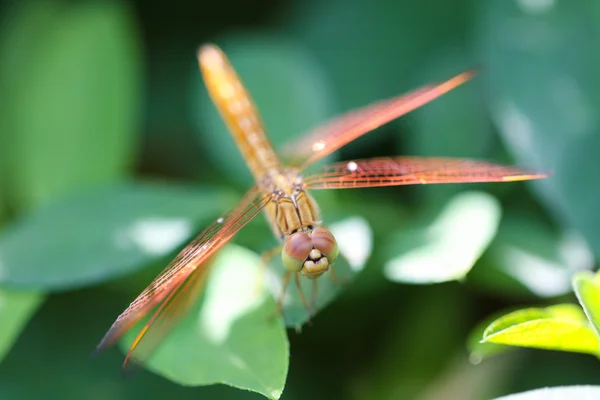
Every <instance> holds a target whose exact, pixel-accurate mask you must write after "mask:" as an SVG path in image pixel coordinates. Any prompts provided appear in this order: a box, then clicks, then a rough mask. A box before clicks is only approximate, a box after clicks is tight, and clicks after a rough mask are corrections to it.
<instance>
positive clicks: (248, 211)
mask: <svg viewBox="0 0 600 400" xmlns="http://www.w3.org/2000/svg"><path fill="white" fill-rule="evenodd" d="M271 200H272V195H271V194H264V193H263V192H262V191H260V190H259V189H258V188H254V189H252V190H250V191H249V192H248V193H247V194H246V195H245V196H244V198H243V199H242V200H241V202H240V203H239V204H238V205H237V206H236V207H235V208H233V209H232V210H230V211H229V212H227V213H226V214H225V215H224V216H223V217H221V218H219V219H217V220H216V221H215V222H213V223H212V224H211V225H209V226H208V227H207V228H206V229H205V230H204V231H202V232H201V233H200V234H199V235H198V236H197V237H196V238H195V239H194V240H193V241H192V242H191V243H190V244H188V245H187V246H186V247H185V248H184V249H183V250H182V251H181V252H180V253H179V254H178V255H177V257H175V259H174V260H173V261H171V263H170V264H169V265H168V266H167V267H166V268H165V269H164V270H163V271H162V272H161V273H160V275H158V276H157V277H156V278H155V279H154V280H153V281H152V283H151V284H150V285H149V286H148V287H147V288H146V289H145V290H144V291H143V292H142V293H141V294H140V295H139V296H138V297H137V298H136V299H135V300H134V301H133V302H132V303H131V304H130V305H129V307H127V309H126V310H125V311H124V312H123V313H122V314H121V315H119V317H118V318H117V320H116V321H115V322H114V324H113V325H112V326H111V328H110V329H109V331H108V332H107V333H106V335H105V336H104V338H103V339H102V341H101V342H100V344H99V345H98V347H97V348H96V351H102V350H104V349H106V348H107V347H110V346H111V345H113V344H114V343H116V342H117V341H118V340H119V339H120V338H121V337H122V336H123V334H125V332H127V331H128V330H129V329H131V328H132V327H133V326H134V325H135V324H136V323H137V322H139V321H140V320H141V319H142V318H144V317H145V316H146V315H148V313H149V312H150V311H151V310H152V309H153V308H154V307H156V306H157V305H159V304H161V303H162V305H161V306H160V308H159V309H158V310H157V311H156V313H155V315H154V316H153V317H152V319H151V320H150V322H149V323H148V324H147V325H146V326H145V327H144V328H143V329H142V331H141V332H140V335H138V338H137V339H136V341H135V342H134V344H133V345H132V348H131V350H130V354H131V353H132V351H133V350H134V349H135V347H136V346H138V345H139V344H140V341H141V339H142V338H143V336H144V335H146V334H148V333H149V329H150V328H151V327H152V325H153V323H154V321H155V319H156V318H158V317H159V315H161V314H164V313H163V310H166V309H173V308H175V305H174V304H182V303H181V302H177V301H176V299H175V298H176V297H177V296H178V294H177V293H180V294H181V293H182V292H181V290H182V289H184V291H185V288H189V287H190V280H189V279H188V278H190V275H193V274H195V273H198V274H196V275H202V274H203V272H204V270H205V269H206V267H207V266H208V263H205V261H206V260H207V259H208V258H209V257H210V256H211V255H213V254H214V253H215V252H216V251H217V250H218V249H219V248H220V247H221V246H223V245H224V244H225V243H226V242H227V241H228V240H229V239H231V237H233V235H235V234H236V233H237V232H238V231H239V230H240V229H241V228H242V227H243V226H244V225H246V224H247V223H248V222H250V221H251V220H252V219H253V218H254V217H255V216H256V215H257V214H258V213H259V212H260V211H261V210H262V209H263V208H264V207H265V206H266V205H267V204H268V203H269V202H270V201H271ZM196 279H199V278H198V277H194V278H192V279H191V281H192V282H194V281H195V280H196ZM186 282H187V283H186ZM192 286H193V285H192Z"/></svg>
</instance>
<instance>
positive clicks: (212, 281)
mask: <svg viewBox="0 0 600 400" xmlns="http://www.w3.org/2000/svg"><path fill="white" fill-rule="evenodd" d="M259 262H260V258H259V257H258V256H257V255H256V254H252V253H251V252H250V251H249V250H246V249H244V248H241V247H235V246H230V247H229V248H227V249H225V250H223V251H222V252H221V253H220V255H219V256H218V257H217V258H216V259H215V261H214V264H213V266H212V267H211V273H210V278H209V280H208V283H207V285H206V289H205V293H204V296H203V299H202V301H200V302H197V304H196V305H195V306H194V307H193V309H192V310H190V313H189V314H188V316H187V317H186V319H185V320H184V321H182V323H181V324H179V326H178V328H177V329H176V330H175V331H174V332H173V333H172V334H171V335H169V336H168V337H167V339H166V340H165V342H164V343H163V345H162V346H160V347H159V348H158V350H157V353H156V355H155V357H153V358H152V359H151V360H150V363H149V364H148V368H149V369H150V370H151V371H153V372H155V373H157V374H160V375H162V376H164V377H166V378H167V379H169V380H172V381H173V382H177V383H179V384H181V385H186V386H198V385H209V384H213V383H225V384H228V385H231V386H234V387H238V388H242V389H247V390H252V391H255V392H258V393H262V394H264V395H265V396H267V397H268V398H272V399H278V398H279V397H280V396H281V393H282V392H283V387H284V385H285V380H286V376H287V368H288V360H289V344H288V340H287V335H286V332H285V326H284V325H283V323H282V320H281V319H280V318H275V317H276V316H277V307H276V305H275V301H274V300H273V298H272V296H269V294H268V292H267V291H266V289H265V287H264V286H262V289H263V290H260V289H261V280H260V279H261V277H262V276H261V275H260V274H261V271H260V270H259ZM253 283H254V284H253ZM144 322H145V321H144ZM140 328H141V325H139V326H138V327H137V328H134V329H132V330H131V331H129V334H128V335H127V336H126V337H125V338H124V340H122V342H121V344H122V345H123V346H122V347H123V350H124V351H126V350H127V349H128V348H129V346H130V345H131V343H133V341H134V339H135V336H136V335H137V332H138V330H139V329H140Z"/></svg>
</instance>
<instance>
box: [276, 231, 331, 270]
mask: <svg viewBox="0 0 600 400" xmlns="http://www.w3.org/2000/svg"><path fill="white" fill-rule="evenodd" d="M337 256H338V245H337V242H336V240H335V238H334V237H333V235H332V234H331V232H329V231H328V230H327V229H325V228H316V229H313V230H312V231H308V232H296V233H293V234H291V235H290V236H288V237H287V238H286V239H285V242H284V245H283V251H282V253H281V258H282V260H283V264H284V265H285V267H286V268H287V269H288V270H290V271H293V272H300V273H301V274H302V275H303V276H305V277H307V278H309V279H315V278H318V277H319V276H321V275H322V274H323V273H325V272H326V271H327V270H328V269H329V266H330V265H332V264H333V263H334V262H335V260H336V259H337Z"/></svg>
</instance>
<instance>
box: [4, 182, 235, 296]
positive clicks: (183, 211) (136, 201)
mask: <svg viewBox="0 0 600 400" xmlns="http://www.w3.org/2000/svg"><path fill="white" fill-rule="evenodd" d="M233 204H234V198H233V196H230V195H228V193H227V192H224V191H222V190H220V189H217V188H203V189H195V188H189V187H184V186H174V185H165V184H149V183H130V184H123V185H117V186H111V187H105V188H101V189H95V190H93V191H90V192H86V193H83V194H78V195H77V196H73V197H70V198H68V199H65V200H63V201H61V202H58V203H55V204H53V205H51V206H48V207H42V208H39V209H36V210H35V212H33V213H32V214H30V215H28V216H26V217H25V218H22V219H20V220H18V221H16V222H15V223H14V224H12V225H10V226H8V227H7V229H6V230H5V232H3V234H2V235H1V236H0V283H3V284H9V285H17V286H23V287H30V288H45V289H51V290H57V289H69V288H75V287H81V286H85V285H90V284H94V283H99V282H103V281H106V280H108V279H111V278H115V277H118V276H123V275H125V274H128V273H131V272H133V271H136V270H138V269H140V268H142V267H144V266H146V265H147V264H148V263H149V262H151V261H153V260H157V259H158V258H161V257H164V256H166V255H169V254H170V253H172V252H173V251H174V250H176V249H177V248H179V247H180V246H181V245H182V244H184V242H185V241H186V240H188V239H189V238H190V237H192V236H193V235H194V234H196V233H197V231H198V229H197V226H198V222H203V223H206V222H208V221H209V220H210V219H212V218H215V217H216V216H218V215H219V214H221V213H222V212H224V211H225V210H226V208H227V205H233Z"/></svg>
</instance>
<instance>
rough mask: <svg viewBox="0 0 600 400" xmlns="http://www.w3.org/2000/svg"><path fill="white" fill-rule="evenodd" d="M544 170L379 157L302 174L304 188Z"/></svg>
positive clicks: (498, 177)
mask: <svg viewBox="0 0 600 400" xmlns="http://www.w3.org/2000/svg"><path fill="white" fill-rule="evenodd" d="M547 176H548V175H547V174H544V173H535V172H528V171H525V170H522V169H519V168H517V167H512V166H506V165H500V164H493V163H489V162H485V161H478V160H470V159H462V158H428V157H393V158H390V157H382V158H371V159H366V160H354V161H345V162H340V163H335V164H331V165H328V166H325V167H323V168H321V170H320V171H319V172H317V173H315V174H312V175H309V176H307V177H305V178H304V183H305V185H306V188H307V189H343V188H364V187H377V186H400V185H418V184H429V183H464V182H513V181H523V180H530V179H541V178H546V177H547Z"/></svg>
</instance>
